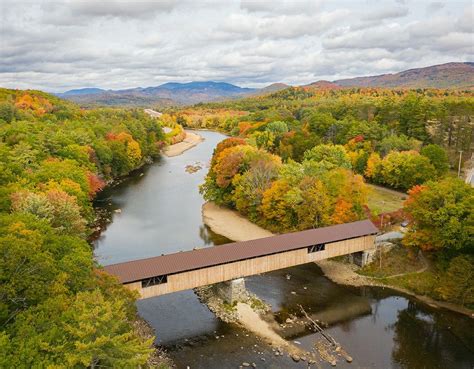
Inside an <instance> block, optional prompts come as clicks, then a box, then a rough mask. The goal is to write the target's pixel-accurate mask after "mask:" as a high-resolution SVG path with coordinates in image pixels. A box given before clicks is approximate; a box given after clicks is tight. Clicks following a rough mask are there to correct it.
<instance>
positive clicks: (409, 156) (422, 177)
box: [380, 151, 436, 190]
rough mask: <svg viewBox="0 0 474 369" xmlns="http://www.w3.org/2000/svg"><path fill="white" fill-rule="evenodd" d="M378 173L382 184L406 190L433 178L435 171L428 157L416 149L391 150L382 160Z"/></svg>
mask: <svg viewBox="0 0 474 369" xmlns="http://www.w3.org/2000/svg"><path fill="white" fill-rule="evenodd" d="M380 175H381V181H382V183H383V184H386V185H388V186H390V187H393V188H397V189H401V190H408V189H410V188H411V187H413V186H415V185H419V184H422V183H424V182H426V181H428V180H430V179H434V178H435V176H436V171H435V168H434V166H433V165H432V164H431V163H430V161H429V159H428V158H427V157H425V156H422V155H420V154H419V153H417V152H416V151H402V152H397V151H392V152H391V153H390V154H388V155H387V156H386V157H385V158H384V159H383V160H382V167H381V171H380Z"/></svg>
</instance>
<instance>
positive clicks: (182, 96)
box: [56, 81, 289, 106]
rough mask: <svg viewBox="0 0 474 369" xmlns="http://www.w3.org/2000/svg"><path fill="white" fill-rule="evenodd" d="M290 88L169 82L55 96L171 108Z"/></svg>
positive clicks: (89, 102)
mask: <svg viewBox="0 0 474 369" xmlns="http://www.w3.org/2000/svg"><path fill="white" fill-rule="evenodd" d="M288 87H289V86H288V85H285V84H284V83H274V84H271V85H270V86H267V87H264V88H261V89H258V88H245V87H239V86H236V85H233V84H230V83H225V82H212V81H206V82H189V83H177V82H168V83H165V84H163V85H160V86H155V87H145V88H143V87H137V88H131V89H125V90H103V89H100V88H82V89H76V90H70V91H66V92H63V93H58V94H56V95H57V96H59V97H62V98H65V99H68V100H71V101H74V102H76V103H78V104H80V105H82V106H94V105H107V106H118V105H120V106H150V105H155V106H156V105H158V106H170V105H191V104H196V103H200V102H211V101H221V100H226V99H235V98H239V97H244V96H249V95H254V94H266V93H272V92H276V91H279V90H283V89H285V88H288Z"/></svg>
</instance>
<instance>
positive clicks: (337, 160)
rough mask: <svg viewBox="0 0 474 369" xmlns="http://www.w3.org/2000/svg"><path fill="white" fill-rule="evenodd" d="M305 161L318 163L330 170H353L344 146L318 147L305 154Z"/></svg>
mask: <svg viewBox="0 0 474 369" xmlns="http://www.w3.org/2000/svg"><path fill="white" fill-rule="evenodd" d="M304 160H307V161H313V162H316V163H318V164H319V165H320V166H321V167H323V168H325V169H327V170H329V169H334V168H347V169H351V168H352V165H351V160H350V157H349V156H348V155H347V152H346V149H345V148H344V146H342V145H331V144H329V145H318V146H315V147H313V148H312V149H311V150H308V151H306V152H305V153H304Z"/></svg>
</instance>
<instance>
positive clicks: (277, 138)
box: [175, 88, 474, 306]
mask: <svg viewBox="0 0 474 369" xmlns="http://www.w3.org/2000/svg"><path fill="white" fill-rule="evenodd" d="M175 117H176V120H177V121H178V122H179V123H180V124H182V125H184V126H191V127H205V128H209V127H211V128H217V129H220V130H223V131H226V132H229V133H230V134H231V135H232V136H234V137H233V138H229V139H227V140H225V141H223V142H222V143H220V144H219V145H218V146H217V148H216V150H215V152H214V155H213V159H212V162H211V167H210V169H209V172H208V175H207V177H206V181H205V183H204V184H203V185H202V186H201V191H202V193H203V194H204V197H205V199H207V200H209V201H214V202H216V203H217V204H219V205H224V206H227V207H230V208H233V209H236V210H238V211H239V212H240V213H241V214H243V215H245V216H246V217H248V218H249V219H250V220H252V221H253V222H256V223H257V224H259V225H261V226H263V227H265V228H267V229H269V230H272V231H274V232H291V231H295V230H304V229H308V228H314V227H321V226H325V225H330V224H337V223H345V222H351V221H355V220H359V219H363V218H366V217H370V218H372V219H373V220H374V221H375V222H376V223H377V221H380V216H382V217H383V216H385V219H392V220H393V221H395V222H396V221H402V220H409V226H408V231H407V233H406V236H405V237H404V239H403V243H404V245H405V246H406V247H407V249H408V250H410V253H411V254H412V255H416V254H417V252H418V251H419V250H423V251H424V252H425V253H427V254H428V255H429V256H430V258H432V259H433V261H434V263H433V265H434V267H435V268H436V271H437V272H436V273H435V274H436V276H437V277H436V278H437V279H433V280H431V281H430V286H429V289H428V291H424V292H427V293H428V294H430V295H432V296H433V297H435V298H437V299H444V300H447V301H452V302H456V303H459V304H462V305H466V306H473V304H474V285H473V283H472V276H473V275H474V256H473V254H474V242H473V241H472V240H473V239H474V189H473V188H472V187H471V186H469V185H468V184H465V183H464V181H463V180H462V179H458V178H456V177H457V172H456V170H457V166H458V160H459V151H460V150H463V151H464V152H465V153H466V156H465V159H467V158H468V157H469V156H470V155H471V154H472V152H473V150H472V149H473V146H474V121H473V118H474V100H473V97H472V94H471V93H470V92H462V91H441V90H412V91H408V90H401V91H396V90H383V89H348V90H339V89H336V90H334V89H329V90H324V89H323V90H315V89H307V88H290V89H287V90H284V91H281V92H277V93H274V94H272V95H269V96H264V97H254V98H249V99H243V100H239V101H233V102H226V103H213V104H206V105H204V104H203V105H200V106H196V107H194V108H193V109H188V110H184V111H178V112H176V113H175ZM366 183H372V184H376V185H381V186H385V187H388V188H391V189H395V190H399V191H403V192H408V194H407V199H406V201H405V203H404V205H403V209H400V210H399V211H397V212H395V213H391V214H374V212H373V211H372V209H370V208H369V207H368V206H367V202H368V201H367V196H368V187H367V185H366ZM377 215H378V217H377ZM382 219H383V218H382ZM461 266H462V267H461Z"/></svg>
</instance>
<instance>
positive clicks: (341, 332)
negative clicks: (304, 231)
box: [95, 131, 474, 369]
mask: <svg viewBox="0 0 474 369" xmlns="http://www.w3.org/2000/svg"><path fill="white" fill-rule="evenodd" d="M199 134H201V135H202V136H203V137H204V138H205V141H204V142H202V143H201V144H199V145H198V146H196V147H195V148H193V149H192V150H189V151H187V152H185V153H184V154H183V155H180V156H177V157H173V158H162V159H161V160H159V161H157V162H156V163H154V164H152V165H149V166H147V167H145V168H143V169H142V170H141V171H138V172H137V173H135V174H134V176H132V177H130V178H126V179H124V180H123V181H122V182H121V183H119V184H117V185H116V186H114V187H111V188H108V189H106V190H105V191H103V192H102V193H101V195H100V196H99V197H98V199H97V202H96V206H97V207H98V208H99V209H103V210H104V211H106V212H107V214H108V215H109V216H111V223H110V224H109V225H108V226H107V228H106V230H105V231H103V232H102V233H101V235H100V237H99V238H98V239H97V240H96V241H95V254H96V257H97V258H98V260H99V261H100V262H101V263H103V264H111V263H115V262H120V261H126V260H133V259H139V258H145V257H150V256H156V255H160V254H163V253H164V254H166V253H171V252H177V251H179V250H189V249H192V248H194V247H209V246H212V245H217V244H221V243H226V242H229V240H227V239H225V238H224V237H221V236H219V235H216V234H215V233H213V232H212V231H210V230H209V229H208V228H207V227H206V226H205V225H204V224H203V222H202V216H201V206H202V204H203V199H202V196H201V195H200V194H199V191H198V187H199V185H200V184H201V183H202V182H203V180H204V176H205V174H206V172H207V167H206V165H207V164H208V162H209V160H210V157H211V154H212V151H213V149H214V147H215V146H216V144H217V143H218V142H219V141H221V140H222V139H224V138H225V136H224V135H222V134H219V133H216V132H208V131H204V132H199ZM196 163H201V164H202V166H203V169H202V170H200V171H198V172H196V173H193V174H189V173H186V172H185V167H186V165H194V164H196ZM142 173H143V175H142ZM118 209H120V212H115V210H118ZM246 284H247V288H248V289H249V290H250V291H252V292H253V293H255V294H257V295H258V296H259V297H261V298H262V299H264V300H265V301H266V302H268V303H270V304H271V305H272V312H271V314H273V315H274V317H275V319H276V320H277V321H278V322H279V323H283V324H284V325H285V328H281V330H280V333H281V334H282V335H284V336H285V337H286V338H288V339H291V340H295V341H298V343H297V344H299V345H301V346H302V347H304V348H305V349H307V350H310V349H312V348H313V345H314V342H315V340H316V339H318V338H319V337H318V336H317V335H316V334H314V333H312V332H310V331H308V330H306V329H305V328H304V327H302V326H290V325H288V324H286V323H285V322H286V319H287V318H288V317H289V316H290V315H291V314H296V315H298V314H300V312H299V309H298V305H299V304H301V305H303V306H304V308H305V310H306V311H307V312H308V313H309V314H311V315H312V316H313V317H314V318H316V319H319V320H321V321H324V322H326V323H328V327H327V328H326V329H327V332H328V333H330V334H331V335H332V336H333V337H334V338H335V339H336V340H337V341H338V342H340V343H341V344H342V346H343V347H344V348H345V349H346V350H347V351H348V353H349V354H350V355H351V356H352V357H353V358H354V362H353V363H351V364H348V363H345V362H339V363H338V365H337V366H338V367H340V368H352V369H362V368H373V369H391V368H393V369H395V368H396V369H399V368H400V369H472V368H473V364H474V354H473V351H472V348H473V347H474V338H473V336H474V335H473V332H474V324H473V320H472V319H469V318H467V317H463V316H459V315H456V314H453V313H450V312H448V311H444V310H436V309H432V308H430V307H427V306H426V305H424V304H421V303H418V302H415V301H413V300H412V299H410V298H407V297H404V296H401V295H399V294H395V293H393V292H390V291H388V290H383V289H380V288H349V287H344V286H339V285H336V284H334V283H332V282H331V281H329V280H328V279H326V278H325V277H324V276H323V275H322V273H321V270H320V269H319V268H318V267H317V266H316V265H315V264H308V265H303V266H298V267H293V268H289V269H285V270H280V271H275V272H272V273H267V274H265V275H257V276H252V277H249V278H246ZM137 306H138V311H139V313H140V315H141V316H142V317H143V318H145V319H146V320H147V321H148V322H149V323H150V324H151V326H152V327H153V328H154V329H155V330H156V335H157V341H156V342H157V343H158V344H160V345H163V346H165V347H166V348H167V349H168V350H169V353H170V355H171V357H172V358H173V359H174V360H175V362H176V364H177V366H178V368H186V367H187V366H190V368H192V369H196V368H203V369H204V368H205V369H227V368H238V367H239V366H240V365H241V364H242V363H243V362H248V363H252V362H255V364H256V365H257V367H258V368H306V367H307V364H306V363H303V362H299V363H295V362H293V361H292V360H291V359H290V358H288V357H287V356H283V357H282V356H275V354H274V352H273V351H272V348H271V347H270V346H268V345H267V344H265V343H264V342H262V341H261V340H260V339H259V338H257V337H254V336H252V335H250V334H249V333H247V332H246V331H244V330H242V329H241V328H239V327H238V326H236V325H232V324H226V323H223V322H221V321H220V320H218V319H216V318H215V316H214V315H213V314H212V313H211V312H210V311H209V310H208V309H207V307H205V306H204V305H202V304H201V303H200V302H199V300H198V299H197V297H196V295H195V294H194V293H193V292H192V291H183V292H179V293H174V294H170V295H164V296H160V297H155V298H150V299H146V300H142V301H138V302H137ZM321 365H322V367H323V368H329V367H330V366H329V364H321Z"/></svg>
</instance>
